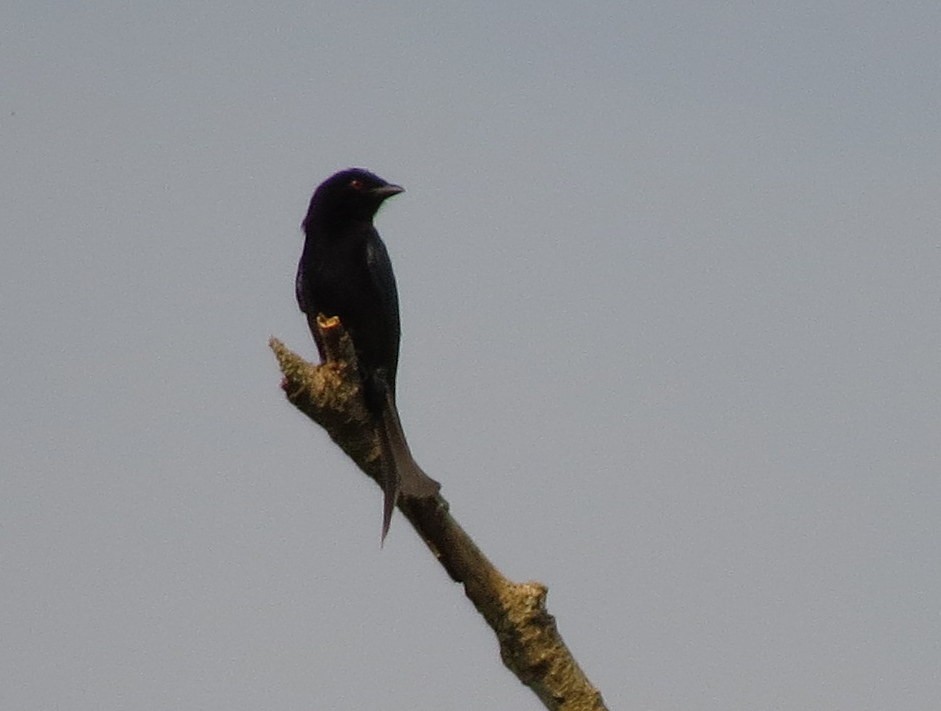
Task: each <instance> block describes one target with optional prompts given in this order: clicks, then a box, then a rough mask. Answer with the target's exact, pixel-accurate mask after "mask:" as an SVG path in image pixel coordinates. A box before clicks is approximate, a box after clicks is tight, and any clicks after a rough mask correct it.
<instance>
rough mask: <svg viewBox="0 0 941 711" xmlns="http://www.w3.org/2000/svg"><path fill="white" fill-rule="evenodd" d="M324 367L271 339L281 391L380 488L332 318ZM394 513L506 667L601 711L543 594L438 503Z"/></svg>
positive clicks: (364, 418) (573, 706)
mask: <svg viewBox="0 0 941 711" xmlns="http://www.w3.org/2000/svg"><path fill="white" fill-rule="evenodd" d="M316 327H317V329H318V330H319V331H320V335H321V336H322V337H323V343H324V346H325V347H324V351H325V353H326V362H325V363H323V364H322V365H314V364H312V363H308V362H307V361H305V360H304V359H303V358H301V357H300V356H299V355H297V354H296V353H294V352H292V351H291V350H289V349H288V348H287V347H286V346H285V345H284V344H283V343H281V341H279V340H277V339H276V338H272V339H271V341H270V342H269V346H270V347H271V349H272V350H273V351H274V354H275V356H276V357H277V359H278V364H279V366H280V368H281V372H282V373H283V375H284V380H283V381H282V382H281V388H282V390H284V392H285V394H286V395H287V398H288V400H289V401H290V402H291V404H292V405H294V406H295V407H296V408H297V409H298V410H300V411H301V412H303V413H304V414H305V415H307V416H308V417H309V418H310V419H312V420H313V421H314V422H316V423H317V424H319V425H320V426H321V427H323V428H324V429H325V430H326V431H327V433H328V434H329V435H330V437H331V438H332V439H333V441H334V442H336V443H337V444H338V445H339V446H340V448H341V449H343V451H344V452H346V454H347V455H348V456H349V457H350V458H351V459H352V460H353V461H354V462H355V463H356V465H357V466H358V467H359V468H360V469H361V470H362V471H363V472H365V473H366V474H367V475H369V476H370V477H372V478H373V479H374V480H375V481H376V483H377V484H380V486H381V478H380V477H381V476H382V473H381V467H380V462H379V456H380V448H379V442H378V438H377V437H376V433H375V431H374V428H373V427H372V426H371V424H370V421H369V417H368V414H367V412H366V409H365V406H364V405H363V401H362V398H361V396H360V382H359V374H358V371H357V368H356V354H355V352H354V351H353V346H352V343H351V342H350V339H349V337H348V336H347V335H346V333H345V331H344V330H343V327H342V325H341V324H340V322H339V320H338V319H336V318H330V319H322V318H320V317H318V318H317V321H316ZM398 507H399V510H400V511H401V512H402V514H403V515H404V516H405V518H407V519H408V521H409V522H410V523H411V524H412V526H413V527H414V528H415V530H416V531H417V532H418V534H419V535H420V536H421V538H422V540H423V541H424V542H425V544H426V545H427V546H428V548H429V549H430V550H431V552H432V554H433V555H434V556H435V558H437V560H438V562H439V563H441V565H442V566H444V569H445V570H446V571H447V573H448V575H449V576H451V578H452V579H453V580H454V581H455V582H458V583H462V584H463V585H464V592H465V594H466V595H467V597H468V598H469V599H470V601H471V602H472V603H473V604H474V607H476V608H477V610H478V612H480V614H481V615H482V616H483V618H484V619H485V620H486V622H487V624H488V625H489V626H490V627H491V628H492V629H493V631H494V633H495V634H496V636H497V640H498V642H499V644H500V656H501V657H502V659H503V663H504V665H506V667H507V668H508V669H509V670H510V671H511V672H513V673H514V674H515V675H516V676H517V678H518V679H519V680H520V681H521V682H523V683H524V684H526V685H527V686H528V687H529V688H530V689H532V690H533V692H534V693H535V694H536V696H538V697H539V699H540V700H541V701H542V703H543V705H545V707H546V708H547V709H551V710H552V711H606V709H607V707H606V706H605V704H604V700H603V699H602V698H601V693H600V692H599V691H598V690H597V689H595V687H594V686H592V684H591V682H590V681H588V678H587V677H586V676H585V674H584V672H583V671H582V670H581V668H580V667H579V666H578V663H577V662H576V661H575V658H574V657H573V656H572V653H571V652H570V651H569V649H568V647H567V646H566V645H565V642H564V641H563V640H562V637H561V635H559V632H558V629H557V628H556V623H555V618H554V617H553V616H552V615H550V614H549V612H548V611H547V610H546V595H547V593H548V590H547V588H546V586H545V585H543V584H542V583H539V582H526V583H516V582H513V581H512V580H509V579H508V578H506V577H505V576H504V575H503V574H502V573H501V572H500V571H499V570H497V568H496V567H495V566H494V565H493V563H491V562H490V561H489V560H488V559H487V557H486V556H485V555H484V554H483V552H482V551H481V550H480V549H479V548H478V547H477V545H476V544H475V543H474V541H473V540H472V539H471V538H470V536H468V535H467V533H466V532H465V531H464V530H463V529H462V528H461V527H460V526H459V525H458V524H457V522H456V521H455V520H454V518H453V517H452V516H451V514H450V513H449V510H448V509H449V505H448V502H447V501H446V500H445V499H444V497H442V496H441V495H440V494H439V495H438V496H437V497H436V498H435V499H427V500H409V499H400V500H399V504H398Z"/></svg>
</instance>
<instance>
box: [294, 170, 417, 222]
mask: <svg viewBox="0 0 941 711" xmlns="http://www.w3.org/2000/svg"><path fill="white" fill-rule="evenodd" d="M404 190H405V188H403V187H400V186H398V185H392V184H391V183H388V182H386V181H385V180H383V179H382V178H380V177H379V176H378V175H375V174H373V173H370V172H369V171H368V170H364V169H362V168H349V169H347V170H341V171H340V172H339V173H335V174H334V175H331V176H330V177H329V178H327V179H326V180H325V181H323V182H322V183H321V184H320V186H319V187H318V188H317V189H316V190H315V191H314V195H313V197H312V198H311V199H310V208H309V209H308V211H307V218H306V219H305V220H304V224H305V225H307V224H308V223H309V222H311V221H312V220H317V221H321V222H326V223H336V222H343V221H347V220H351V221H352V220H356V221H358V220H372V218H373V216H374V215H375V214H376V211H377V210H378V209H379V206H380V205H382V203H383V202H384V201H385V200H386V199H387V198H390V197H392V196H393V195H398V194H399V193H401V192H404Z"/></svg>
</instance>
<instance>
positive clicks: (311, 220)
mask: <svg viewBox="0 0 941 711" xmlns="http://www.w3.org/2000/svg"><path fill="white" fill-rule="evenodd" d="M403 191H404V188H402V187H399V186H398V185H392V184H390V183H387V182H386V181H385V180H383V179H382V178H380V177H379V176H377V175H373V174H372V173H370V172H369V171H366V170H362V169H360V168H350V169H348V170H344V171H341V172H339V173H337V174H335V175H332V176H331V177H329V178H327V180H325V181H324V182H323V183H321V184H320V186H319V187H318V188H317V189H316V190H315V191H314V195H313V197H312V198H311V199H310V207H309V208H308V210H307V217H305V218H304V222H303V225H302V226H303V229H304V234H305V235H306V240H305V242H304V251H303V253H302V254H301V260H300V263H299V264H298V267H297V280H296V282H295V291H296V294H297V303H298V305H299V306H300V307H301V311H303V312H304V313H305V314H307V323H308V325H309V326H310V331H311V333H312V334H313V336H314V341H316V343H317V350H318V351H319V352H320V357H321V359H324V357H325V354H324V350H323V344H322V343H321V341H320V336H319V332H318V330H317V328H316V318H317V314H323V315H324V316H338V317H339V319H340V322H341V323H342V324H343V327H344V328H345V329H346V332H347V333H348V334H349V335H350V339H351V340H352V341H353V348H354V350H355V351H356V359H357V361H358V362H359V372H360V376H361V378H362V381H363V396H364V400H365V403H366V409H367V410H368V411H369V413H370V415H371V416H372V420H373V424H374V425H375V427H376V430H377V432H378V434H379V441H380V444H381V447H382V474H383V491H384V494H385V500H384V502H383V514H382V540H385V537H386V534H387V533H388V531H389V522H390V521H391V519H392V510H393V509H394V508H395V503H396V500H397V498H398V496H399V494H401V495H402V496H406V497H410V498H427V497H432V496H435V494H437V492H438V489H439V488H440V486H439V484H438V482H436V481H434V480H433V479H432V478H430V477H429V476H428V475H427V474H425V472H424V471H422V469H421V467H419V466H418V464H417V462H415V459H414V458H413V457H412V453H411V451H410V450H409V448H408V443H407V442H406V440H405V433H404V432H403V430H402V424H401V422H400V421H399V413H398V410H397V408H396V406H395V373H396V369H397V367H398V362H399V337H400V333H401V332H400V327H399V299H398V294H397V292H396V288H395V276H393V274H392V263H391V261H390V260H389V253H388V252H387V251H386V247H385V245H384V244H383V242H382V240H381V239H380V238H379V233H378V232H377V231H376V228H375V227H373V223H372V221H373V217H374V216H375V214H376V211H377V210H378V209H379V206H380V205H382V203H383V202H384V201H385V200H386V199H387V198H390V197H392V196H393V195H398V194H399V193H401V192H403Z"/></svg>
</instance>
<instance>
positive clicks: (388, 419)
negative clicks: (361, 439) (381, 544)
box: [379, 393, 441, 541]
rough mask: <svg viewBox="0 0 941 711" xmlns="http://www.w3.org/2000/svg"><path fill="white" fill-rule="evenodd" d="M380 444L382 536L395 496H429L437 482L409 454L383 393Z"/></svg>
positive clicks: (434, 493) (399, 424)
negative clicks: (383, 402)
mask: <svg viewBox="0 0 941 711" xmlns="http://www.w3.org/2000/svg"><path fill="white" fill-rule="evenodd" d="M379 440H380V446H381V447H382V473H383V484H382V489H383V494H384V500H383V505H382V539H381V540H383V541H384V540H385V538H386V534H387V533H388V532H389V524H390V522H391V521H392V511H393V510H394V509H395V504H396V501H398V498H399V496H400V495H401V496H404V497H405V498H408V499H429V498H433V497H435V496H437V494H438V490H439V489H440V488H441V485H440V484H439V483H438V482H436V481H435V480H434V479H432V478H431V477H430V476H428V475H427V474H425V472H424V470H422V468H421V467H420V466H418V462H416V461H415V458H414V457H413V456H412V452H411V450H410V449H409V448H408V442H407V441H406V439H405V432H404V431H403V430H402V422H401V420H399V411H398V408H396V406H395V398H394V397H393V396H392V394H391V393H386V401H385V406H384V407H383V408H382V418H381V420H380V422H379Z"/></svg>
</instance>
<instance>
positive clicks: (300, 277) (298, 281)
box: [294, 257, 307, 314]
mask: <svg viewBox="0 0 941 711" xmlns="http://www.w3.org/2000/svg"><path fill="white" fill-rule="evenodd" d="M294 296H295V297H296V298H297V305H298V306H300V308H301V311H303V312H304V313H305V314H306V313H307V302H306V301H304V258H303V257H301V261H300V262H298V264H297V276H295V277H294Z"/></svg>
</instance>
